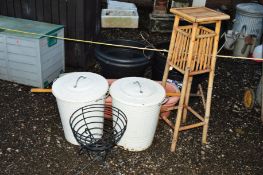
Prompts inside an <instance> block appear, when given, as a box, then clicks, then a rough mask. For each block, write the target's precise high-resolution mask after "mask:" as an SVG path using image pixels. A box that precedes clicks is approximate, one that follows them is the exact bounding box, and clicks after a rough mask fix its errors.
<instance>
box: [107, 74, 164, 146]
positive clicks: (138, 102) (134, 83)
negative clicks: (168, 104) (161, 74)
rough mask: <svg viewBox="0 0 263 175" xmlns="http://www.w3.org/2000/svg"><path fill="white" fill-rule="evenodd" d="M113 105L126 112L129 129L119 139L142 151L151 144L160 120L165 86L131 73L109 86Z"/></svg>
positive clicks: (124, 143)
mask: <svg viewBox="0 0 263 175" xmlns="http://www.w3.org/2000/svg"><path fill="white" fill-rule="evenodd" d="M110 95H111V96H112V105H113V106H114V107H116V108H118V109H120V110H121V111H123V112H124V113H125V114H126V116H127V120H128V123H127V129H126V131H125V133H124V135H123V137H122V138H121V140H120V142H119V143H118V145H119V146H122V147H124V149H127V150H129V151H142V150H145V149H147V148H148V147H150V146H151V144H152V141H153V138H154V134H155V130H156V127H157V124H158V119H159V113H160V108H161V103H162V101H163V100H164V99H165V90H164V88H163V87H162V86H161V85H160V84H159V83H157V82H154V81H152V80H149V79H146V78H138V77H128V78H122V79H119V80H117V81H115V82H114V83H113V84H112V85H111V87H110Z"/></svg>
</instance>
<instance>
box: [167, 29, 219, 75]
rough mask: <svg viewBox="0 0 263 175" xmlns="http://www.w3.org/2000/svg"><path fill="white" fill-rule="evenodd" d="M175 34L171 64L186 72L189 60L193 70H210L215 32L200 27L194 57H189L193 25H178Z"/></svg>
mask: <svg viewBox="0 0 263 175" xmlns="http://www.w3.org/2000/svg"><path fill="white" fill-rule="evenodd" d="M175 35H176V37H175V45H174V48H172V50H173V52H171V53H172V56H171V58H170V63H171V65H173V66H174V68H175V69H177V70H178V71H180V72H182V73H184V71H185V69H186V65H187V61H191V66H190V71H191V72H198V71H206V70H207V71H209V69H210V66H211V59H212V51H213V43H214V37H215V32H214V31H212V30H210V29H208V28H206V27H203V26H199V27H198V29H197V36H196V40H195V44H194V46H195V47H194V49H193V56H192V58H188V55H189V47H190V42H191V35H192V26H180V27H178V28H177V29H176V33H175ZM188 59H190V60H188ZM202 73H203V72H202Z"/></svg>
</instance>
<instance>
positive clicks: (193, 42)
mask: <svg viewBox="0 0 263 175" xmlns="http://www.w3.org/2000/svg"><path fill="white" fill-rule="evenodd" d="M197 27H198V24H197V23H193V29H192V35H191V42H190V46H189V54H188V57H187V65H186V70H185V74H184V80H183V88H182V93H181V98H180V102H179V107H178V111H177V118H176V123H175V127H174V135H173V140H172V145H171V151H172V152H174V151H175V148H176V143H177V139H178V134H179V129H180V125H181V118H182V112H183V107H184V100H185V94H186V90H187V85H188V79H189V73H190V67H191V61H192V57H193V50H194V44H195V39H196V33H197Z"/></svg>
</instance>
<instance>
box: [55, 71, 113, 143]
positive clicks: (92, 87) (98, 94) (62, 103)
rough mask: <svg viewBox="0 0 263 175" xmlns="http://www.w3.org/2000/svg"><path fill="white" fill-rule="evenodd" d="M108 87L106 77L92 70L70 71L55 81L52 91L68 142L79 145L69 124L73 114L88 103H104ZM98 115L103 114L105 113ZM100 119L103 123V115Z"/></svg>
mask: <svg viewBox="0 0 263 175" xmlns="http://www.w3.org/2000/svg"><path fill="white" fill-rule="evenodd" d="M108 88H109V85H108V82H107V80H106V79H105V78H104V77H102V76H100V75H98V74H94V73H90V72H75V73H68V74H66V75H64V76H62V77H60V78H58V79H57V80H56V81H55V82H54V83H53V86H52V93H53V95H54V96H55V97H56V100H57V105H58V110H59V114H60V118H61V122H62V126H63V130H64V135H65V137H66V140H67V141H68V142H70V143H72V144H75V145H78V142H77V141H76V139H75V137H74V135H73V133H72V131H71V128H70V124H69V119H70V117H71V115H72V114H73V113H74V112H75V111H77V110H78V109H79V108H81V107H84V106H86V105H90V104H104V101H105V96H106V93H107V91H108ZM98 115H101V116H103V113H102V112H101V113H100V114H98ZM99 120H101V121H98V122H101V123H102V124H103V117H101V118H99ZM91 122H92V121H91ZM100 128H102V127H100ZM101 132H102V131H101Z"/></svg>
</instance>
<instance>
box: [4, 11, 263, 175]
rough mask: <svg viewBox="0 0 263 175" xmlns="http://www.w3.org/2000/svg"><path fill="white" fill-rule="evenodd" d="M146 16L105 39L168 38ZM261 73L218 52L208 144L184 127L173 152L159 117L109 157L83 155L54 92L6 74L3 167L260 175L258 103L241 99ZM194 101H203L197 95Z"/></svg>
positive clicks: (262, 140)
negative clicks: (137, 142) (147, 137)
mask: <svg viewBox="0 0 263 175" xmlns="http://www.w3.org/2000/svg"><path fill="white" fill-rule="evenodd" d="M141 21H146V22H142V23H141V26H140V29H139V30H137V29H122V30H121V29H112V30H109V29H107V30H103V31H102V38H108V39H109V38H126V39H135V40H142V38H141V37H140V35H139V33H140V32H143V35H144V36H145V38H147V39H148V40H149V41H150V42H151V43H153V44H156V43H158V42H160V41H165V40H168V39H169V35H166V34H151V33H148V31H147V29H146V27H147V16H146V15H144V16H143V17H142V18H141ZM94 70H97V69H96V68H95V69H94ZM94 70H89V71H94ZM260 75H261V66H260V64H258V63H254V62H251V61H250V62H249V61H240V60H230V59H218V62H217V66H216V76H215V82H214V91H213V99H212V109H211V120H210V127H209V131H208V144H207V145H204V146H202V144H201V129H194V130H190V131H187V132H181V133H180V137H179V142H178V146H177V150H176V153H171V152H170V151H169V150H170V145H171V138H172V130H171V129H170V128H169V127H168V126H167V125H165V124H164V123H163V122H162V121H160V122H159V125H158V128H157V130H156V134H155V138H154V141H153V144H152V146H151V147H150V148H149V149H147V150H145V151H142V152H128V151H125V150H122V149H121V148H117V147H115V148H114V149H113V150H112V152H110V153H109V155H108V157H107V159H106V162H104V163H102V162H101V161H98V160H94V159H91V158H90V157H89V156H88V155H87V154H84V155H79V154H78V151H79V147H78V146H73V145H71V144H69V143H68V142H67V141H66V140H65V138H64V134H63V129H62V126H61V122H60V117H59V114H58V109H57V106H56V101H55V98H54V97H53V96H52V94H33V93H31V92H30V88H31V87H28V86H23V85H18V84H16V83H12V82H7V81H1V80H0V109H1V115H0V140H1V147H0V159H1V163H0V169H1V172H0V174H45V175H46V174H63V175H64V174H116V175H121V174H186V175H189V174H193V175H195V174H202V175H203V174H213V175H214V174H215V175H217V174H231V175H232V174H237V175H239V174H253V175H254V174H262V173H263V125H262V123H261V120H260V107H254V108H253V109H252V110H247V109H245V108H244V107H243V104H242V97H243V92H244V89H245V87H249V88H252V89H256V86H257V84H258V82H259V79H260ZM206 84H207V82H203V87H205V85H206ZM204 89H205V88H204ZM190 104H191V105H193V106H194V107H195V108H200V104H199V100H198V99H195V98H192V99H191V101H190ZM193 121H194V119H192V118H191V117H190V118H189V122H193Z"/></svg>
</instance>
